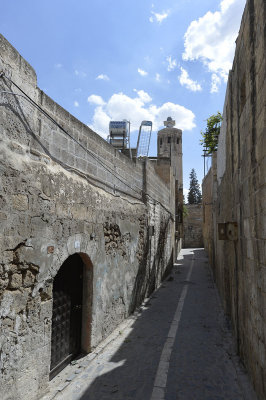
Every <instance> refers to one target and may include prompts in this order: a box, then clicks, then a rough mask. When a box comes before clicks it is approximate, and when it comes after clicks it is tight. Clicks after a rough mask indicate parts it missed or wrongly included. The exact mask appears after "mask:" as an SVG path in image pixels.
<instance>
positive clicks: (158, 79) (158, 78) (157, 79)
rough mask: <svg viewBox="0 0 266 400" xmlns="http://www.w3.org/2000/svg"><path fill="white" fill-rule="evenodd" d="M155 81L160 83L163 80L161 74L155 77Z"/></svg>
mask: <svg viewBox="0 0 266 400" xmlns="http://www.w3.org/2000/svg"><path fill="white" fill-rule="evenodd" d="M155 79H156V81H157V82H160V80H161V76H160V74H158V73H157V74H156V75H155Z"/></svg>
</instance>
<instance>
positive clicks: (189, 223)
mask: <svg viewBox="0 0 266 400" xmlns="http://www.w3.org/2000/svg"><path fill="white" fill-rule="evenodd" d="M185 207H186V209H187V211H188V214H187V215H186V216H185V217H184V234H183V235H184V237H183V247H184V248H197V247H203V236H202V204H186V206H185Z"/></svg>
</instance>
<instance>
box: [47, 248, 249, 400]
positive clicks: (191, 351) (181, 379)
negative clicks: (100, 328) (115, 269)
mask: <svg viewBox="0 0 266 400" xmlns="http://www.w3.org/2000/svg"><path fill="white" fill-rule="evenodd" d="M51 399H56V400H62V399H64V400H78V399H79V400H95V399H97V400H110V399H114V400H133V399H134V400H177V399H178V400H218V399H219V400H222V399H226V400H253V399H254V400H255V399H256V396H255V394H254V392H253V389H252V388H251V385H250V383H249V381H248V378H247V375H246V373H245V371H244V369H243V367H242V366H241V364H240V362H239V359H238V357H237V355H236V349H235V345H234V343H233V340H232V336H231V330H230V324H229V322H228V320H227V319H226V317H225V316H224V314H223V311H222V308H221V304H220V300H219V296H218V292H217V289H216V286H215V284H214V282H213V278H212V274H211V271H210V267H209V264H208V259H207V256H206V253H205V251H204V250H203V249H183V250H182V251H181V253H180V255H179V257H178V259H177V262H176V263H175V265H174V268H173V270H172V273H171V274H170V275H169V276H168V277H167V278H166V280H165V281H164V282H163V283H162V285H161V287H160V288H159V289H158V290H157V291H156V292H155V293H153V295H152V297H151V298H150V299H149V300H147V301H146V302H145V303H144V305H143V306H142V307H141V308H140V309H139V310H138V312H137V313H135V314H134V316H132V317H130V318H129V319H127V320H126V321H125V322H124V323H122V324H121V325H120V326H119V327H118V329H116V330H115V332H113V334H112V335H111V336H110V337H109V338H107V340H105V342H104V343H102V344H101V346H99V347H97V348H96V349H95V351H94V352H93V353H91V354H89V355H87V356H85V357H84V358H81V359H80V360H78V361H74V362H72V364H71V365H69V366H68V367H67V368H66V369H64V370H63V371H62V372H61V373H60V374H59V375H58V376H57V377H55V378H54V379H53V380H52V381H51V382H50V392H49V394H47V395H46V396H44V397H43V400H51Z"/></svg>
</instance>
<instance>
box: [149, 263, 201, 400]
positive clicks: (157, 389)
mask: <svg viewBox="0 0 266 400" xmlns="http://www.w3.org/2000/svg"><path fill="white" fill-rule="evenodd" d="M193 257H194V256H193ZM194 260H195V259H194V258H192V260H191V264H190V268H189V271H188V274H187V277H186V281H189V280H190V277H191V273H192V269H193V266H194ZM187 290H188V285H185V286H184V287H183V290H182V293H181V296H180V299H179V302H178V305H177V308H176V312H175V315H174V318H173V321H172V323H171V326H170V329H169V332H168V336H167V339H166V341H165V344H164V347H163V350H162V354H161V358H160V361H159V365H158V369H157V373H156V377H155V381H154V385H153V391H152V395H151V399H150V400H164V399H165V388H166V383H167V375H168V370H169V364H170V357H171V354H172V350H173V345H174V342H175V338H176V334H177V330H178V326H179V322H180V318H181V314H182V310H183V306H184V302H185V298H186V295H187Z"/></svg>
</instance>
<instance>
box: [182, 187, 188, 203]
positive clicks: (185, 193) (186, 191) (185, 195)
mask: <svg viewBox="0 0 266 400" xmlns="http://www.w3.org/2000/svg"><path fill="white" fill-rule="evenodd" d="M188 192H189V189H186V188H183V194H184V197H185V202H187V196H188Z"/></svg>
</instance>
